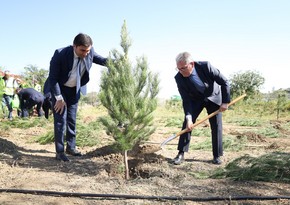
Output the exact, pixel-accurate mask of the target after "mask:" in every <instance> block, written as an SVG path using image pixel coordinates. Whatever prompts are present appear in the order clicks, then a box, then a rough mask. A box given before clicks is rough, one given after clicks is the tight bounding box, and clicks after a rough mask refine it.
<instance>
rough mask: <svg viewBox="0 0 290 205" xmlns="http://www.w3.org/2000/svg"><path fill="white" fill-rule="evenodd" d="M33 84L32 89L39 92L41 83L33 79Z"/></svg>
mask: <svg viewBox="0 0 290 205" xmlns="http://www.w3.org/2000/svg"><path fill="white" fill-rule="evenodd" d="M33 84H34V89H35V90H36V91H38V92H41V85H40V84H39V83H38V81H37V80H34V82H33Z"/></svg>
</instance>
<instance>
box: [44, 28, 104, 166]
mask: <svg viewBox="0 0 290 205" xmlns="http://www.w3.org/2000/svg"><path fill="white" fill-rule="evenodd" d="M92 45H93V41H92V39H91V38H90V36H88V35H86V34H83V33H80V34H78V35H77V36H76V37H75V38H74V41H73V46H67V47H65V48H60V49H57V50H56V51H55V53H54V55H53V56H52V58H51V61H50V68H49V76H48V81H49V85H50V91H51V95H52V96H51V97H52V105H53V117H54V137H55V148H56V159H57V160H62V161H69V159H68V157H67V156H66V154H65V153H64V132H65V131H66V145H67V146H66V153H67V154H70V155H73V156H81V153H80V152H79V151H78V150H77V149H76V114H77V108H78V101H79V99H80V92H81V90H82V92H83V94H84V92H85V88H86V84H87V83H88V81H89V79H90V78H89V72H90V69H91V67H92V63H96V64H99V65H103V66H105V65H106V63H107V58H103V57H102V56H100V55H98V54H97V53H96V52H95V51H94V48H93V47H92Z"/></svg>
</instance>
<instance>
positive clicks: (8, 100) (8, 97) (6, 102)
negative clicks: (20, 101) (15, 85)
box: [2, 94, 13, 118]
mask: <svg viewBox="0 0 290 205" xmlns="http://www.w3.org/2000/svg"><path fill="white" fill-rule="evenodd" d="M12 99H13V95H6V94H3V99H2V104H3V106H7V108H8V118H12V111H13V108H12V105H11V101H12ZM4 109H5V108H4V107H3V114H5V112H4Z"/></svg>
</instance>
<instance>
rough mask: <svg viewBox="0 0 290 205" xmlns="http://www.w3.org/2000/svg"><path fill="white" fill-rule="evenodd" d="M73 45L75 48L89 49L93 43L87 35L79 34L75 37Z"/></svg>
mask: <svg viewBox="0 0 290 205" xmlns="http://www.w3.org/2000/svg"><path fill="white" fill-rule="evenodd" d="M73 44H74V45H75V46H86V47H89V46H92V45H93V41H92V39H91V37H90V36H89V35H87V34H84V33H79V34H78V35H77V36H76V37H75V39H74V42H73Z"/></svg>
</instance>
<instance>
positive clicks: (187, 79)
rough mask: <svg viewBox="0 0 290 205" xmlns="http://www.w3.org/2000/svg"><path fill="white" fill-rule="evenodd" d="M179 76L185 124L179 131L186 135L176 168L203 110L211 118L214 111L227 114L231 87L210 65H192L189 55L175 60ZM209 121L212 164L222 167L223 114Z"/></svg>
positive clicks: (179, 144)
mask: <svg viewBox="0 0 290 205" xmlns="http://www.w3.org/2000/svg"><path fill="white" fill-rule="evenodd" d="M176 65H177V69H178V73H177V74H176V75H175V81H176V84H177V87H178V91H179V93H180V95H181V98H182V105H183V110H184V114H185V117H184V122H183V125H182V129H187V130H188V132H186V133H184V134H182V135H181V136H180V138H179V142H178V147H177V149H178V151H179V152H178V154H177V156H176V157H175V158H174V159H173V163H174V164H176V165H178V164H181V163H182V162H183V161H184V152H188V149H189V143H190V139H191V131H192V125H193V123H194V122H195V121H196V119H197V117H198V116H199V114H200V113H201V111H202V110H203V108H206V110H207V113H208V114H211V113H213V112H215V111H216V110H220V111H221V112H223V111H225V110H227V108H228V103H229V102H230V86H229V82H228V80H227V79H226V78H225V77H224V76H223V75H222V73H221V72H220V71H219V70H218V69H216V68H215V67H213V66H212V65H211V64H210V63H209V62H207V61H203V62H196V61H193V59H192V56H191V54H190V53H188V52H182V53H180V54H178V55H177V57H176ZM221 112H219V113H218V114H217V115H215V116H213V117H212V118H210V119H209V122H210V127H211V135H212V152H213V161H212V162H213V163H214V164H221V163H222V160H221V158H220V157H221V156H223V146H222V113H221Z"/></svg>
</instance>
